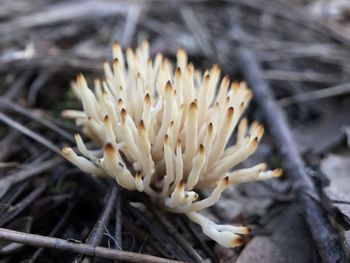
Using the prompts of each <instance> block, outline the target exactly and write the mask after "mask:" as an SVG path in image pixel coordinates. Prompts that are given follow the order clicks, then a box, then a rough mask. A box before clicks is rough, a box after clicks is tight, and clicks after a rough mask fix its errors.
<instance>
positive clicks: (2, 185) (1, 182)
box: [0, 157, 63, 198]
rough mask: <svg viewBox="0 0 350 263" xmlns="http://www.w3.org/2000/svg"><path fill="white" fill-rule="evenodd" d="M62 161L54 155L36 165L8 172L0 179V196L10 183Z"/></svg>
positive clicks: (24, 178)
mask: <svg viewBox="0 0 350 263" xmlns="http://www.w3.org/2000/svg"><path fill="white" fill-rule="evenodd" d="M62 161H63V159H62V158H60V157H56V158H54V159H51V160H48V161H45V162H43V163H41V164H37V165H35V166H32V167H30V168H28V167H27V168H26V169H23V170H21V171H19V172H17V173H14V174H10V175H8V176H6V177H4V178H2V179H0V198H1V197H2V196H3V195H4V194H5V193H6V192H7V190H8V189H9V188H10V187H11V186H12V185H14V184H16V183H18V182H20V181H23V180H26V179H29V178H30V177H32V176H34V175H37V174H39V173H41V172H44V171H47V170H49V169H51V168H52V167H54V166H56V165H57V164H59V163H60V162H62Z"/></svg>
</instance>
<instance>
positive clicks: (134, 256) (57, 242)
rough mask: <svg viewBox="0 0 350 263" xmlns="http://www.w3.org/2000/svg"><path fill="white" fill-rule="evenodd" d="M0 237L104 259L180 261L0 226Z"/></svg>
mask: <svg viewBox="0 0 350 263" xmlns="http://www.w3.org/2000/svg"><path fill="white" fill-rule="evenodd" d="M0 239H1V240H7V241H12V242H17V243H21V244H25V245H29V246H35V247H44V248H53V249H57V250H63V251H68V252H72V253H81V254H83V255H87V256H93V257H101V258H106V259H118V260H122V261H126V262H146V263H147V262H148V263H154V262H159V263H169V262H174V263H175V262H181V261H175V260H170V259H165V258H160V257H155V256H149V255H142V254H139V253H133V252H126V251H119V250H115V249H108V248H104V247H94V246H91V245H87V244H80V243H73V242H69V241H66V240H64V239H60V238H53V237H46V236H41V235H36V234H27V233H22V232H18V231H14V230H9V229H5V228H0Z"/></svg>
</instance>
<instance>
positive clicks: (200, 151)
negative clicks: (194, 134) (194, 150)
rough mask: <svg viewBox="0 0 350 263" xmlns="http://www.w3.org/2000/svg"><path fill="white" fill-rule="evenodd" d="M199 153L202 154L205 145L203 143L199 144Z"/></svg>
mask: <svg viewBox="0 0 350 263" xmlns="http://www.w3.org/2000/svg"><path fill="white" fill-rule="evenodd" d="M199 153H200V154H204V153H205V147H204V145H203V144H201V145H199Z"/></svg>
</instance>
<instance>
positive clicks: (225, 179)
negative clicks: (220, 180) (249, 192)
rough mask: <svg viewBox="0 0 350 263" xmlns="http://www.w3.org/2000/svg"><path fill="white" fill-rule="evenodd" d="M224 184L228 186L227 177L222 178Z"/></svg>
mask: <svg viewBox="0 0 350 263" xmlns="http://www.w3.org/2000/svg"><path fill="white" fill-rule="evenodd" d="M224 183H225V185H226V186H227V185H228V183H229V177H228V176H226V177H225V178H224Z"/></svg>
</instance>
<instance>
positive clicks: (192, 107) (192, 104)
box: [190, 100, 198, 111]
mask: <svg viewBox="0 0 350 263" xmlns="http://www.w3.org/2000/svg"><path fill="white" fill-rule="evenodd" d="M197 109H198V106H197V101H196V100H194V101H192V102H191V104H190V110H191V111H193V110H197Z"/></svg>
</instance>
